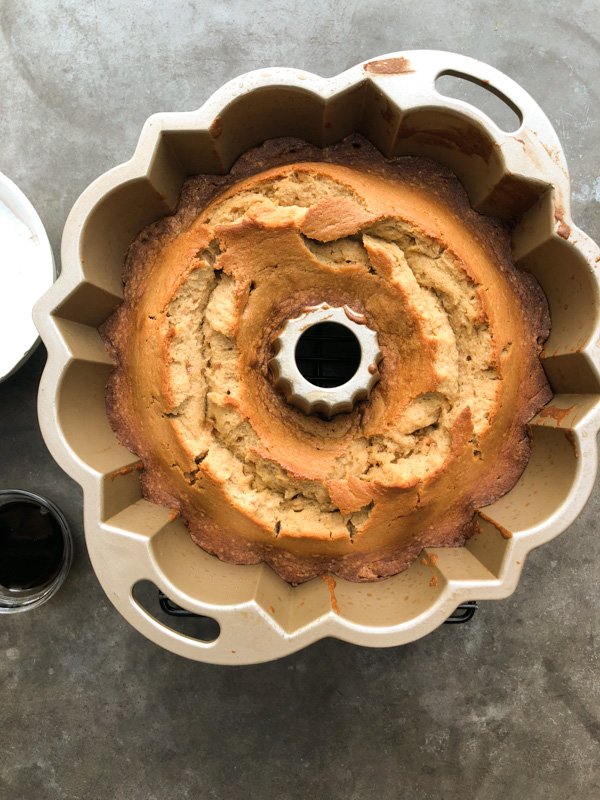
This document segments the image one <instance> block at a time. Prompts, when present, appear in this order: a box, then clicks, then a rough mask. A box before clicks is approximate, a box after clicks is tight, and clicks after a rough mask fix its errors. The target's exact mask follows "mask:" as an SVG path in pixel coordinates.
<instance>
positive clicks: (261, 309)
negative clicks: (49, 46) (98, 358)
mask: <svg viewBox="0 0 600 800" xmlns="http://www.w3.org/2000/svg"><path fill="white" fill-rule="evenodd" d="M123 281H124V301H123V304H122V305H121V306H120V307H119V309H118V310H117V311H116V312H115V314H114V315H113V316H112V317H111V318H110V319H109V320H108V321H107V323H106V324H105V325H104V326H103V329H102V334H103V336H104V339H105V342H106V344H107V347H108V348H109V350H110V353H111V354H112V356H113V358H114V361H115V364H116V368H115V370H114V372H113V374H112V377H111V379H110V382H109V386H108V393H107V408H108V414H109V418H110V421H111V424H112V426H113V428H114V430H115V432H116V434H117V436H118V437H119V439H120V441H121V442H122V443H123V444H124V445H125V446H126V447H128V448H129V449H130V450H132V451H133V452H135V453H137V454H138V455H139V457H140V458H141V460H142V462H143V466H144V470H143V474H142V484H143V491H144V495H145V496H146V497H147V498H148V499H150V500H151V501H153V502H156V503H159V504H162V505H165V506H169V507H172V508H174V509H177V511H178V512H180V514H181V516H182V517H183V519H184V520H185V522H186V524H187V525H188V528H189V532H190V535H191V536H192V538H193V540H194V541H195V542H196V543H197V544H198V545H199V546H200V547H202V548H204V549H205V550H207V551H208V552H210V553H213V554H215V555H216V556H218V557H219V558H221V559H223V560H225V561H229V562H233V563H236V564H255V563H259V562H262V561H265V562H267V563H268V564H270V565H271V567H272V568H273V569H274V570H275V571H276V572H277V573H278V574H279V575H280V576H281V577H282V578H284V579H285V580H287V581H289V582H291V583H294V584H296V583H300V582H302V581H306V580H308V579H310V578H312V577H314V576H316V575H319V574H322V573H325V572H329V573H333V574H334V575H338V576H341V577H344V578H347V579H348V580H351V581H373V580H377V579H380V578H385V577H387V576H390V575H394V574H396V573H398V572H400V571H402V570H404V569H406V568H407V567H408V566H409V565H410V564H411V563H412V562H413V560H414V559H415V558H416V557H417V555H418V554H419V552H420V550H421V549H422V548H423V547H425V546H455V545H461V544H463V543H464V542H465V540H466V539H467V538H468V537H469V536H470V535H471V534H472V533H473V531H474V527H475V525H476V522H475V519H476V515H475V510H476V509H477V508H479V507H481V506H485V505H487V504H489V503H491V502H493V501H494V500H496V499H498V498H499V497H500V496H501V495H503V494H504V493H505V492H507V491H508V490H509V489H510V488H511V487H512V486H513V485H514V483H515V482H516V480H517V479H518V478H519V476H520V475H521V473H522V471H523V469H524V467H525V465H526V463H527V459H528V456H529V449H530V445H529V439H528V434H527V431H526V423H527V422H528V421H529V420H530V419H531V417H532V416H533V415H534V414H535V413H536V412H538V411H539V410H540V409H541V407H542V406H543V405H544V404H545V403H546V402H547V401H548V400H549V399H550V397H551V392H550V389H549V386H548V383H547V381H546V378H545V375H544V372H543V370H542V368H541V365H540V361H539V352H540V348H541V344H542V343H543V341H544V340H545V339H546V337H547V335H548V329H549V317H548V311H547V304H546V300H545V298H544V296H543V294H542V292H541V289H540V288H539V286H538V285H537V283H536V282H535V280H534V279H533V278H532V277H531V276H530V275H529V274H527V273H524V272H521V271H519V270H518V269H517V268H515V266H514V265H513V263H512V260H511V252H510V243H509V235H508V232H507V231H506V229H505V228H504V227H503V226H502V225H501V224H500V223H499V222H497V221H494V220H492V219H490V218H486V217H483V216H481V215H479V214H477V213H476V212H474V211H473V210H472V209H471V207H470V205H469V202H468V199H467V196H466V194H465V192H464V190H463V189H462V187H461V185H460V184H459V182H458V180H457V179H456V177H454V175H453V174H451V173H450V172H448V171H447V170H446V169H445V168H443V167H441V166H439V165H437V164H435V163H433V162H430V161H427V160H424V159H419V158H412V157H411V158H409V157H403V158H398V159H391V160H389V159H385V158H384V157H383V156H381V154H379V153H378V151H376V150H375V149H374V148H373V147H372V146H371V145H370V144H369V143H368V142H366V141H365V140H364V139H362V138H360V137H352V138H350V139H347V140H345V141H344V142H342V143H341V144H339V145H336V146H334V147H331V148H326V149H323V150H320V149H317V148H315V147H312V146H310V145H307V144H306V143H303V142H299V141H297V140H290V139H286V140H278V141H272V142H267V143H266V144H265V145H263V146H262V147H260V148H256V149H255V150H253V151H251V152H249V153H247V154H246V155H245V156H244V157H242V158H241V159H240V160H239V161H238V162H237V164H236V165H235V166H234V168H233V169H232V171H231V173H230V174H229V175H227V176H209V177H207V176H201V177H197V178H193V179H190V180H189V181H188V182H187V183H186V184H185V185H184V188H183V191H182V195H181V199H180V204H179V208H178V210H177V212H176V213H175V214H174V215H173V216H171V217H167V218H165V219H162V220H160V221H159V222H157V223H155V224H154V225H151V226H150V227H148V228H146V229H145V230H144V231H142V233H141V234H140V235H139V236H138V237H137V239H136V240H135V241H134V243H133V244H132V245H131V247H130V249H129V252H128V255H127V258H126V263H125V268H124V276H123ZM321 303H328V304H329V305H330V306H333V307H340V306H347V307H349V308H351V309H353V310H354V311H355V312H356V313H357V314H360V315H363V317H362V318H363V319H365V320H366V322H367V324H368V326H369V328H371V329H372V330H374V331H376V333H377V336H378V341H379V346H380V349H381V353H382V359H381V362H380V364H379V372H380V380H379V382H378V383H377V385H376V386H375V388H374V389H373V390H372V392H371V394H370V396H369V397H368V399H365V400H362V401H361V402H359V403H358V404H356V405H355V407H354V408H353V409H352V410H351V411H350V412H348V413H342V414H337V415H336V416H334V417H332V418H331V419H326V418H323V417H322V416H319V415H318V414H308V415H307V414H304V413H303V412H302V411H301V410H299V409H298V408H296V407H295V406H293V405H291V404H289V403H288V402H287V400H286V398H285V396H284V395H283V394H282V392H281V391H280V390H279V389H278V388H277V386H276V383H275V381H274V380H273V374H272V372H271V370H270V369H269V362H270V361H271V359H272V358H273V355H274V346H275V345H274V342H275V341H276V339H277V336H278V334H279V332H280V331H281V329H282V327H283V326H284V324H285V323H286V321H287V320H288V319H290V318H293V317H297V316H298V315H299V314H300V313H302V311H303V310H304V309H306V308H307V307H311V306H315V305H318V304H321Z"/></svg>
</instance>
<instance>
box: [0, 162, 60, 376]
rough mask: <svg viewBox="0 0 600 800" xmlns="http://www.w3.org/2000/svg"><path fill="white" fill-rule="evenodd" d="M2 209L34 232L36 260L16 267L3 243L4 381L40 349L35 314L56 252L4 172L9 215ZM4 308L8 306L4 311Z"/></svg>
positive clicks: (1, 193)
mask: <svg viewBox="0 0 600 800" xmlns="http://www.w3.org/2000/svg"><path fill="white" fill-rule="evenodd" d="M2 206H5V207H6V208H7V209H8V211H9V212H12V214H14V216H15V217H16V218H17V220H18V222H20V223H22V224H23V225H24V226H25V227H26V228H27V229H28V230H29V231H30V233H31V240H30V241H29V242H27V244H28V245H30V246H29V248H28V249H29V251H30V255H31V256H32V259H33V260H32V261H31V262H30V263H29V264H28V265H22V264H14V263H12V261H11V259H10V258H9V257H8V256H7V255H6V251H7V247H6V243H3V242H2V241H1V240H0V298H1V299H0V313H2V319H0V337H1V340H2V345H1V351H0V381H3V380H5V379H6V378H8V377H9V375H12V374H13V372H15V371H16V370H17V369H18V368H19V367H20V366H21V364H23V363H24V362H25V361H26V360H27V359H28V358H29V356H30V355H31V353H32V352H33V351H34V350H35V348H36V346H37V345H38V343H39V341H40V340H39V336H38V332H37V330H36V327H35V325H34V322H33V318H32V315H31V312H32V309H33V306H34V304H35V303H36V301H37V300H39V298H40V297H41V295H42V294H43V293H44V292H46V291H47V290H48V289H49V288H50V286H52V283H53V281H54V278H55V277H56V274H55V265H54V256H53V255H52V248H51V247H50V242H49V241H48V236H47V235H46V231H45V229H44V226H43V224H42V221H41V219H40V218H39V216H38V213H37V211H36V210H35V208H34V207H33V206H32V205H31V203H30V202H29V200H28V199H27V197H26V196H25V195H24V194H23V192H22V191H21V190H20V189H19V187H18V186H17V185H16V184H15V183H13V182H12V181H11V180H10V179H9V178H7V177H6V175H3V174H2V173H1V172H0V214H1V213H5V212H4V210H3V208H2ZM24 268H27V271H28V272H27V275H26V276H23V279H22V280H19V281H18V289H17V290H15V272H16V271H18V270H23V269H24ZM15 291H18V296H15ZM2 304H6V307H5V308H4V309H2Z"/></svg>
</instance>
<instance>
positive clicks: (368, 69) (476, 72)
mask: <svg viewBox="0 0 600 800" xmlns="http://www.w3.org/2000/svg"><path fill="white" fill-rule="evenodd" d="M362 68H363V70H364V71H365V74H366V75H367V76H368V77H369V79H370V80H371V81H372V82H374V83H375V84H376V85H377V87H378V89H379V90H380V91H381V92H382V93H383V94H384V95H386V96H387V98H388V99H389V100H390V101H391V102H392V103H394V104H395V105H396V106H397V107H398V108H399V109H400V111H401V112H402V114H404V113H406V112H407V111H410V110H413V109H415V108H418V107H429V108H431V107H432V106H433V107H444V108H452V109H455V110H456V111H458V112H460V113H462V114H466V115H468V116H471V117H475V118H476V119H477V120H478V121H479V122H480V123H481V124H482V125H484V126H485V127H487V128H489V129H490V131H491V134H492V135H493V136H492V138H493V139H494V140H495V141H497V142H498V143H499V145H500V148H501V150H502V155H503V157H504V159H505V161H506V165H507V167H508V169H509V171H511V172H513V173H521V174H526V175H531V177H537V178H539V179H540V180H543V181H544V182H546V183H551V184H553V185H554V187H555V191H557V192H558V193H559V195H560V199H559V200H557V202H560V203H561V206H562V207H563V209H564V210H565V211H567V210H568V203H569V174H568V169H567V163H566V159H565V155H564V152H563V149H562V146H561V144H560V141H559V139H558V136H557V134H556V131H555V130H554V128H553V127H552V124H551V122H550V120H549V119H548V117H547V116H546V114H545V113H544V112H543V111H542V109H541V108H540V106H539V105H538V104H537V103H536V101H535V100H534V99H533V97H531V95H530V94H529V93H528V92H526V91H525V89H523V88H522V87H521V86H519V84H518V83H516V82H515V81H514V80H512V78H509V77H508V75H505V74H504V73H503V72H501V71H500V70H498V69H495V68H494V67H492V66H490V65H489V64H485V63H484V62H483V61H478V60H477V59H475V58H470V57H469V56H464V55H461V54H459V53H450V52H446V51H442V50H408V51H404V52H399V53H390V54H388V55H385V56H381V57H380V58H378V59H377V60H376V61H370V62H365V63H364V64H363V65H362ZM443 75H452V76H454V77H459V78H463V79H465V80H467V81H470V82H472V83H475V84H478V85H479V86H481V87H483V88H484V89H486V90H487V91H489V92H491V93H492V94H494V95H496V96H497V97H499V98H500V99H501V100H503V101H504V102H505V103H506V104H507V105H508V106H509V107H510V108H512V109H513V111H515V113H516V114H517V115H518V117H519V118H520V120H521V125H520V126H519V128H518V129H517V130H515V131H512V132H506V131H503V130H500V128H498V126H497V125H496V124H495V123H494V122H493V121H492V120H491V119H490V118H489V117H488V116H487V115H486V114H484V112H483V111H480V110H479V109H478V108H477V107H476V106H474V105H473V104H471V103H467V102H465V101H463V100H457V99H455V98H452V97H447V96H445V95H442V94H440V93H438V92H437V90H436V88H435V82H436V80H437V79H438V78H440V77H442V76H443ZM400 124H401V123H400Z"/></svg>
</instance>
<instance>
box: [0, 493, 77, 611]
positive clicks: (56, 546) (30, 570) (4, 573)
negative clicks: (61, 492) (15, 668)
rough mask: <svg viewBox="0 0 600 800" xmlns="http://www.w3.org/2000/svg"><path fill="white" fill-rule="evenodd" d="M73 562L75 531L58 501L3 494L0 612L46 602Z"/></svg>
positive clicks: (0, 495) (0, 498)
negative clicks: (56, 502)
mask: <svg viewBox="0 0 600 800" xmlns="http://www.w3.org/2000/svg"><path fill="white" fill-rule="evenodd" d="M72 560H73V537H72V535H71V530H70V528H69V525H68V523H67V520H66V519H65V517H64V514H63V513H62V511H61V510H60V509H59V508H57V507H56V506H55V505H54V503H52V502H51V501H50V500H47V499H46V498H45V497H40V496H39V495H36V494H33V493H32V492H26V491H23V490H20V489H4V490H0V614H12V613H16V612H18V611H27V610H29V609H32V608H37V607H38V606H40V605H42V603H45V602H46V601H47V600H49V599H50V598H51V597H52V596H53V595H54V594H55V593H56V592H57V591H58V589H59V588H60V587H61V586H62V584H63V583H64V580H65V578H66V577H67V574H68V572H69V569H70V567H71V562H72Z"/></svg>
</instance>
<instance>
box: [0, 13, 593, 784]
mask: <svg viewBox="0 0 600 800" xmlns="http://www.w3.org/2000/svg"><path fill="white" fill-rule="evenodd" d="M0 32H1V36H0V108H1V113H0V170H2V171H3V172H4V173H5V174H6V175H8V176H9V177H11V178H12V179H13V180H15V181H16V182H17V184H19V186H21V188H22V189H23V190H24V191H25V192H26V193H27V195H28V196H29V197H30V199H31V201H32V202H33V203H34V205H35V206H36V207H37V209H38V211H39V213H40V215H41V217H42V220H43V221H44V223H45V225H46V227H47V230H48V233H49V235H50V238H51V241H52V244H53V246H54V249H55V253H56V254H57V255H58V253H59V240H60V235H61V231H62V227H63V224H64V221H65V218H66V215H67V213H68V211H69V209H70V207H71V205H72V203H73V202H74V200H75V199H76V197H77V196H78V194H79V193H80V192H81V190H82V189H83V188H84V187H85V186H86V185H87V184H88V183H89V182H90V181H91V180H92V179H94V178H95V177H96V176H97V175H99V174H100V173H102V172H103V171H105V170H106V169H108V168H109V167H111V166H113V165H115V164H117V163H119V162H121V161H124V160H126V159H127V158H129V156H130V154H131V153H132V151H133V148H134V146H135V142H136V140H137V137H138V134H139V131H140V129H141V126H142V124H143V122H144V120H145V119H146V117H147V116H149V115H150V114H151V113H153V112H155V111H170V110H189V109H193V108H195V107H197V106H198V105H200V104H201V102H202V101H203V100H204V99H205V98H206V97H207V96H208V95H209V94H210V93H211V92H212V91H213V90H215V89H216V88H217V87H218V86H220V85H221V84H222V83H223V82H225V81H226V80H228V79H229V78H231V77H234V76H235V75H237V74H239V73H241V72H245V71H247V70H249V69H253V68H256V67H259V66H264V65H277V66H295V67H300V68H303V69H307V70H310V71H312V72H316V73H320V74H322V75H327V76H329V75H333V74H335V73H337V72H340V71H341V70H343V69H345V68H347V67H349V66H351V65H352V64H355V63H356V62H358V61H360V60H362V59H365V58H368V57H372V56H375V55H378V54H380V53H386V52H389V51H392V50H399V49H411V48H417V47H423V48H425V47H430V48H437V49H445V50H456V51H460V52H463V53H466V54H468V55H471V56H475V57H477V58H481V59H482V60H484V61H488V62H489V63H491V64H493V65H494V66H496V67H498V68H500V69H501V70H504V71H505V72H507V73H508V74H509V75H511V76H512V77H513V78H515V79H516V80H517V81H518V82H520V83H521V84H522V85H523V86H524V87H525V88H526V89H527V90H528V91H529V92H530V93H531V94H532V95H533V96H534V97H535V98H536V99H537V100H538V101H539V102H540V104H541V105H542V107H543V108H544V109H545V111H546V113H547V114H548V116H549V117H550V119H551V120H552V122H553V123H554V125H555V126H556V129H557V131H558V133H559V136H560V137H561V139H562V142H563V145H564V147H565V150H566V153H567V158H568V161H569V165H570V168H571V172H572V178H573V196H574V218H575V221H576V222H577V223H578V224H579V225H580V226H581V227H583V228H584V230H586V231H587V232H588V233H589V234H590V235H592V236H593V237H594V238H596V239H598V238H600V217H599V214H598V212H599V209H600V177H598V176H600V132H599V131H600V127H599V117H600V96H599V89H598V86H599V83H600V81H599V78H600V5H599V3H598V0H581V2H579V3H576V4H567V3H563V2H558V1H557V0H550V1H549V2H547V3H544V4H540V3H534V2H531V0H521V1H520V2H516V0H505V2H503V3H498V4H495V3H490V2H477V1H476V0H458V1H456V0H455V2H446V0H438V2H435V3H434V2H430V3H429V2H428V3H413V4H408V3H400V2H394V1H393V0H387V1H385V2H384V1H383V0H374V1H373V2H365V0H363V2H359V0H338V2H336V3H322V2H321V3H320V2H314V0H307V2H305V3H299V2H289V1H288V0H276V2H273V3H259V2H243V0H231V1H230V2H222V3H216V2H215V3H211V4H208V3H207V4H199V3H198V4H197V5H194V4H193V3H192V2H183V1H182V2H173V1H171V0H165V2H161V3H158V2H157V3H152V2H150V1H149V0H129V2H119V0H95V1H94V2H77V0H60V2H57V0H35V2H33V1H32V0H30V2H25V3H24V2H19V0H3V2H0ZM0 263H1V255H0ZM43 362H44V353H43V351H42V349H41V348H40V349H39V350H38V351H37V353H36V354H35V355H34V357H33V358H32V359H31V360H30V361H29V363H28V364H27V365H26V366H25V367H24V368H22V369H21V370H20V371H19V372H18V373H17V374H16V375H14V376H13V377H12V378H11V379H9V380H8V381H7V382H5V383H4V384H1V385H0V436H1V439H0V442H1V444H0V486H1V487H2V488H9V487H10V488H24V489H30V490H33V491H37V492H40V493H42V494H46V495H47V496H49V497H50V498H52V499H53V500H54V501H55V502H56V503H58V504H59V505H60V506H61V507H62V508H63V509H64V511H65V513H66V514H67V516H68V518H69V520H70V522H71V523H72V525H73V529H74V532H75V536H76V552H75V562H74V565H73V569H72V572H71V574H70V576H69V578H68V580H67V583H66V584H65V586H64V587H63V589H62V590H61V591H60V592H59V594H58V595H57V596H56V597H55V598H54V599H53V600H51V602H49V603H48V604H47V605H45V606H43V607H41V608H39V609H37V610H36V611H33V612H30V613H27V614H21V615H16V616H14V617H11V618H6V617H2V618H0V730H1V731H2V740H3V741H2V747H1V748H0V798H2V799H4V798H7V799H8V798H11V800H59V799H60V800H75V799H76V798H78V799H79V800H81V799H83V798H85V799H86V800H87V798H90V799H91V800H104V798H106V799H107V800H108V799H109V798H110V800H142V799H143V800H165V798H174V799H175V800H179V798H194V800H195V799H196V798H227V800H236V798H240V799H241V798H254V797H265V798H271V797H272V798H290V799H294V800H295V799H296V798H297V799H298V800H300V798H307V797H312V796H321V797H324V798H345V799H347V800H351V799H355V800H363V799H365V798H385V799H387V798H390V800H391V799H392V798H394V800H398V799H400V800H402V798H407V799H410V800H421V799H422V800H425V799H426V798H436V800H438V799H441V798H444V800H452V799H453V798H475V799H481V800H483V799H484V798H485V800H500V798H502V800H510V799H512V798H526V800H537V798H540V800H541V798H551V799H554V798H559V799H561V798H570V797H576V798H578V800H588V799H589V800H592V798H598V797H600V749H599V743H600V722H599V718H600V659H599V655H598V641H599V640H600V591H599V589H598V577H599V567H598V564H599V559H600V524H599V522H598V511H599V507H600V493H599V491H600V490H599V489H598V487H597V488H596V491H595V493H594V496H593V498H592V500H591V501H590V503H589V504H588V506H587V508H586V510H585V511H584V513H583V514H582V515H581V517H580V518H579V520H578V521H577V522H576V523H575V524H574V525H573V526H572V527H571V529H570V530H569V531H567V532H566V533H565V534H563V535H562V536H561V537H559V538H558V539H556V540H555V541H553V542H552V543H550V544H549V545H546V546H545V547H543V548H542V549H541V550H539V551H537V552H534V553H533V554H532V555H531V557H530V558H529V559H528V562H527V564H526V567H525V570H524V573H523V578H522V580H521V583H520V586H519V588H518V590H517V591H516V592H515V594H514V595H513V597H511V598H509V599H508V600H506V601H503V602H495V603H492V602H488V603H483V604H481V606H480V610H479V611H478V613H477V615H476V617H475V618H474V620H473V621H472V622H471V623H469V624H468V625H465V626H454V627H452V626H443V627H442V628H440V629H439V630H437V631H436V632H434V633H433V634H432V635H430V636H429V637H427V638H426V639H424V640H421V641H419V642H417V643H415V644H413V645H409V646H405V647H402V648H394V649H389V650H367V649H361V648H358V647H353V646H350V645H347V644H343V643H341V642H337V641H332V640H327V641H323V642H320V643H319V644H317V645H315V646H313V647H311V648H309V649H308V650H305V651H303V652H300V653H298V654H296V655H294V656H291V657H289V658H286V659H284V660H282V661H279V662H275V663H270V664H266V665H262V666H253V667H242V668H224V667H214V666H207V665H203V664H197V663H193V662H187V661H185V660H183V659H180V658H178V657H176V656H173V655H171V654H169V653H167V652H163V651H161V650H160V649H159V648H157V647H155V646H154V645H153V644H151V643H149V642H148V641H146V640H145V639H143V638H142V637H141V636H140V635H138V634H137V633H136V632H135V631H134V630H133V629H131V628H130V627H129V626H128V625H127V623H126V622H125V621H124V620H123V619H122V618H121V617H120V616H119V615H118V614H117V612H116V611H115V610H114V609H113V607H112V606H111V605H110V603H109V602H108V601H107V599H106V597H105V596H104V594H103V592H102V591H101V589H100V587H99V585H98V583H97V581H96V579H95V577H94V574H93V572H92V569H91V567H90V564H89V561H88V558H87V555H86V551H85V546H84V541H83V530H82V514H81V494H80V491H79V489H78V487H77V486H76V485H75V484H74V483H73V482H72V481H71V480H70V479H69V478H67V477H66V476H65V475H64V474H63V473H62V472H61V470H60V469H59V468H58V466H56V464H55V463H54V462H53V460H52V459H51V457H50V455H49V454H48V452H47V450H46V449H45V446H44V444H43V441H42V438H41V436H40V432H39V428H38V424H37V418H36V407H35V404H36V389H37V383H38V379H39V376H40V373H41V370H42V368H43Z"/></svg>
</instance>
